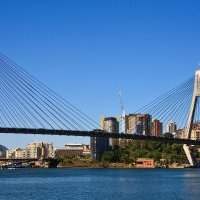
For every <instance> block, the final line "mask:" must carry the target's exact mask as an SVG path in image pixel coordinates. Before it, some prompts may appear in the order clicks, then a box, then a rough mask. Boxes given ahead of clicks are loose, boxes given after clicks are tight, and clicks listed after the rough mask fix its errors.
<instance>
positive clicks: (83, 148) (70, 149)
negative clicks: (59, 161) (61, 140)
mask: <svg viewBox="0 0 200 200" xmlns="http://www.w3.org/2000/svg"><path fill="white" fill-rule="evenodd" d="M90 154H91V151H90V146H89V145H85V144H66V145H65V147H64V148H61V149H56V150H55V156H56V157H58V158H59V157H61V158H62V157H63V158H66V157H69V158H72V157H81V156H86V155H90Z"/></svg>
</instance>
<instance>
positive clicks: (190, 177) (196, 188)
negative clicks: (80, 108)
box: [0, 169, 200, 200]
mask: <svg viewBox="0 0 200 200" xmlns="http://www.w3.org/2000/svg"><path fill="white" fill-rule="evenodd" d="M32 199H34V200H61V199H62V200H63V199H66V200H79V199H81V200H86V199H87V200H118V199H119V200H129V199H130V200H135V199H138V200H154V199H158V200H171V199H178V200H179V199H180V200H183V199H185V200H197V199H198V200H199V199H200V170H196V169H184V170H165V169H155V170H111V169H25V170H24V169H20V170H15V171H0V200H32Z"/></svg>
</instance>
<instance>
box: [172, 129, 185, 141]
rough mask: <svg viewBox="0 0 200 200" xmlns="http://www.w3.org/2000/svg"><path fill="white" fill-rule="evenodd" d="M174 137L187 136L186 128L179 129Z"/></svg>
mask: <svg viewBox="0 0 200 200" xmlns="http://www.w3.org/2000/svg"><path fill="white" fill-rule="evenodd" d="M174 137H175V138H177V139H184V138H185V129H184V128H182V129H177V131H176V133H175V135H174Z"/></svg>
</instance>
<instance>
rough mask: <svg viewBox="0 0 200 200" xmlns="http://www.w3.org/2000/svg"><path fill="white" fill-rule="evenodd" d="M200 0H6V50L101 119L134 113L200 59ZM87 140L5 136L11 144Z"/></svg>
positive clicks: (1, 28)
mask: <svg viewBox="0 0 200 200" xmlns="http://www.w3.org/2000/svg"><path fill="white" fill-rule="evenodd" d="M199 10H200V1H198V0H190V1H188V0H167V1H160V0H32V1H31V0H30V1H27V0H18V1H13V0H0V51H1V52H2V53H4V54H6V55H7V56H9V57H10V58H12V59H13V60H15V61H16V62H17V63H18V64H20V65H21V66H23V67H24V68H25V69H26V70H27V71H28V72H30V73H32V74H33V75H34V76H36V77H37V78H38V79H40V80H41V81H43V82H44V83H46V84H47V85H48V86H49V87H50V88H52V89H53V90H55V91H56V92H58V93H60V94H61V95H62V96H63V97H65V98H66V99H68V100H70V101H71V102H73V104H74V105H76V106H78V107H79V108H81V109H82V110H83V111H84V112H85V113H87V114H89V115H90V116H92V117H93V118H94V119H96V121H98V120H99V117H100V116H102V115H117V114H119V113H120V107H119V98H118V91H119V90H120V89H121V90H122V91H123V98H124V103H125V107H126V110H127V111H128V112H133V111H134V110H136V109H137V108H138V107H140V106H141V105H144V104H145V103H148V102H149V101H150V100H152V99H154V98H155V97H156V96H158V95H159V94H161V93H163V92H165V91H167V90H169V89H171V88H173V87H174V86H175V85H177V84H179V83H181V82H182V81H184V80H185V79H187V78H188V77H190V76H191V75H192V74H193V72H194V70H195V69H196V68H197V64H198V63H199V62H200V23H199V22H200V12H199ZM33 140H34V141H35V140H36V141H37V140H46V141H53V142H55V143H56V146H61V145H63V144H64V143H67V142H87V141H88V140H87V139H82V138H81V139H80V138H79V139H77V138H66V137H39V136H20V137H19V136H16V135H11V136H6V135H2V136H0V141H1V142H0V143H2V144H4V145H7V146H9V147H10V146H16V145H19V146H24V145H25V144H26V143H28V142H31V141H33Z"/></svg>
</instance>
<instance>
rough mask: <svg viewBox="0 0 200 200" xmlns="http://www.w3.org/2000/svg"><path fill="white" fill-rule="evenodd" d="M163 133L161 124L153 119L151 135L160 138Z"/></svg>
mask: <svg viewBox="0 0 200 200" xmlns="http://www.w3.org/2000/svg"><path fill="white" fill-rule="evenodd" d="M162 133H163V124H162V123H161V122H160V121H159V120H157V119H154V120H153V122H152V126H151V135H152V136H155V137H160V136H161V134H162Z"/></svg>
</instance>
